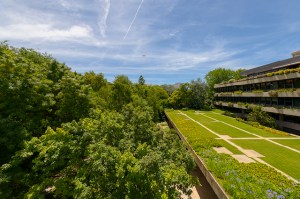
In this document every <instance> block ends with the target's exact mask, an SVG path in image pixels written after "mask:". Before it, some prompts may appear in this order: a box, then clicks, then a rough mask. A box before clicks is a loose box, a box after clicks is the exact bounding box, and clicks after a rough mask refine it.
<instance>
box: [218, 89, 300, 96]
mask: <svg viewBox="0 0 300 199" xmlns="http://www.w3.org/2000/svg"><path fill="white" fill-rule="evenodd" d="M214 96H215V97H300V89H297V90H293V89H292V90H291V91H288V90H286V89H278V90H270V91H266V92H264V91H260V92H255V91H252V92H242V91H241V92H223V93H215V94H214Z"/></svg>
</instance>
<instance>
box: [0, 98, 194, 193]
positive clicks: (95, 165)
mask: <svg viewBox="0 0 300 199" xmlns="http://www.w3.org/2000/svg"><path fill="white" fill-rule="evenodd" d="M145 103H146V102H145V101H144V100H142V99H136V100H134V101H133V102H132V104H131V103H130V104H128V105H126V106H125V107H124V109H123V110H122V112H123V114H121V113H117V112H114V111H104V112H103V111H100V110H94V111H92V113H91V115H90V117H89V118H85V119H81V120H80V121H79V122H75V121H73V122H72V123H66V124H64V125H63V126H62V128H57V129H56V130H53V129H51V128H48V130H47V131H46V132H45V134H44V135H42V136H41V137H39V138H32V139H31V140H30V141H29V142H27V143H26V145H25V148H24V149H23V150H22V151H20V152H18V153H17V154H16V155H15V156H14V157H13V159H12V160H11V161H10V162H9V163H8V164H4V165H2V167H1V168H0V179H1V181H0V196H1V197H2V198H6V197H7V198H24V197H25V198H30V197H31V198H178V194H179V191H182V192H183V193H187V194H190V193H191V192H190V188H191V186H192V185H193V184H195V183H196V181H195V179H194V178H192V177H191V176H190V175H189V172H190V171H191V169H193V167H194V166H195V164H194V162H193V159H192V158H191V156H190V155H189V154H188V153H187V152H186V149H185V147H184V146H183V145H182V144H181V143H180V141H179V139H178V138H177V136H176V135H175V134H173V133H171V132H161V131H160V130H159V128H155V127H154V126H153V123H152V122H151V115H152V114H151V108H150V107H147V106H146V104H145Z"/></svg>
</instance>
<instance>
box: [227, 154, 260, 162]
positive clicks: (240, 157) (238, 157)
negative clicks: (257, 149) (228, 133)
mask: <svg viewBox="0 0 300 199" xmlns="http://www.w3.org/2000/svg"><path fill="white" fill-rule="evenodd" d="M231 156H232V157H233V158H235V159H236V160H237V161H239V162H240V163H251V162H255V160H253V159H251V158H249V157H248V156H246V155H231Z"/></svg>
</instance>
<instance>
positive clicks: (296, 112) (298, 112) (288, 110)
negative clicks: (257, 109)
mask: <svg viewBox="0 0 300 199" xmlns="http://www.w3.org/2000/svg"><path fill="white" fill-rule="evenodd" d="M215 105H218V106H226V107H233V108H239V109H250V108H251V107H254V106H257V105H256V104H244V103H235V102H215ZM259 106H262V110H263V111H265V112H269V113H277V114H284V115H292V116H298V117H299V116H300V108H296V107H284V106H263V105H259Z"/></svg>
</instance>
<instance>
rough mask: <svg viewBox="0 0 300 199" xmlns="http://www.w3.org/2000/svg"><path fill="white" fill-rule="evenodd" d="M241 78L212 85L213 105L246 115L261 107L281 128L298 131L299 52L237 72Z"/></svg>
mask: <svg viewBox="0 0 300 199" xmlns="http://www.w3.org/2000/svg"><path fill="white" fill-rule="evenodd" d="M241 75H242V76H244V78H243V79H240V80H235V81H229V82H225V83H221V84H216V85H215V86H214V88H215V105H216V106H221V107H228V108H231V109H235V110H236V112H238V111H239V112H241V113H242V114H246V113H247V112H249V109H250V108H251V106H257V105H259V106H261V107H262V110H263V111H266V112H268V113H270V114H271V115H272V116H273V117H274V118H275V119H276V123H277V125H278V126H279V127H281V128H282V129H283V130H285V131H287V132H291V133H296V134H300V51H297V52H294V53H292V58H290V59H286V60H282V61H278V62H274V63H270V64H267V65H263V66H259V67H256V68H253V69H250V70H247V71H244V72H242V73H241Z"/></svg>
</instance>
